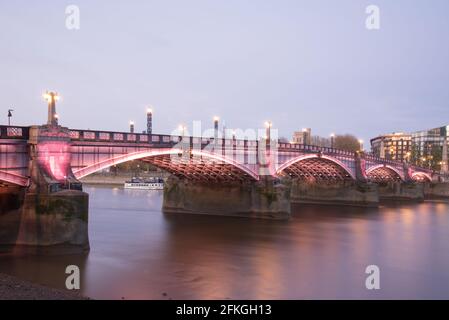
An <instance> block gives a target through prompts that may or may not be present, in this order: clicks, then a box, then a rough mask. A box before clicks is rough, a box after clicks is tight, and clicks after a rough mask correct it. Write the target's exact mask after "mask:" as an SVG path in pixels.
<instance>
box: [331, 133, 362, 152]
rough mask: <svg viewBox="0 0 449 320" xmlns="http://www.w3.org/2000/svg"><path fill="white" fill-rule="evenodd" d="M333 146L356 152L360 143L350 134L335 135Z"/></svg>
mask: <svg viewBox="0 0 449 320" xmlns="http://www.w3.org/2000/svg"><path fill="white" fill-rule="evenodd" d="M334 147H335V148H336V149H341V150H347V151H353V152H356V151H358V150H360V143H359V140H358V139H357V138H356V137H355V136H353V135H352V134H344V135H337V136H336V137H335V142H334Z"/></svg>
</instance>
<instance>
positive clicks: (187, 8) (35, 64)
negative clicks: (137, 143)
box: [0, 0, 449, 140]
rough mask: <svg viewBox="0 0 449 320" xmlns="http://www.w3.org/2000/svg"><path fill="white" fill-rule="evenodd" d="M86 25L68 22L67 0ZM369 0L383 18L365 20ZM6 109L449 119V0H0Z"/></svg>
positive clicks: (351, 127) (286, 128) (23, 112)
mask: <svg viewBox="0 0 449 320" xmlns="http://www.w3.org/2000/svg"><path fill="white" fill-rule="evenodd" d="M71 4H74V5H77V6H79V8H80V27H81V28H80V30H71V31H70V30H68V29H67V28H66V14H65V9H66V6H67V5H71ZM369 4H376V5H378V6H379V8H380V10H381V12H380V14H381V15H380V17H381V29H380V30H375V31H369V30H367V29H366V28H365V20H366V17H367V14H366V13H365V9H366V7H367V6H368V5H369ZM0 39H1V42H0V87H1V89H0V94H1V102H0V105H1V108H0V111H1V113H2V114H1V118H0V120H1V121H0V123H2V124H4V123H6V120H7V118H6V113H7V109H8V108H10V107H13V109H14V110H15V112H14V118H13V121H14V123H16V124H20V125H30V124H41V123H44V122H45V121H46V105H45V102H44V101H43V100H42V98H41V94H42V92H43V91H45V90H46V89H53V90H57V91H58V92H60V94H61V96H62V98H63V99H62V101H61V102H60V103H59V105H58V106H57V110H58V113H59V115H60V119H61V120H60V123H61V124H63V125H65V126H69V127H72V128H91V129H102V130H121V131H124V130H127V128H128V122H129V120H134V121H135V122H136V129H137V130H138V131H141V130H144V129H145V108H146V106H147V105H148V104H151V105H153V106H154V111H155V114H154V118H155V120H154V131H155V132H157V133H170V132H172V130H173V129H174V128H176V127H177V126H178V125H179V124H180V123H185V124H188V125H191V123H192V121H193V120H201V121H203V123H204V124H205V125H210V124H211V122H212V117H213V116H214V115H218V116H220V117H221V118H222V119H224V120H225V121H226V125H227V127H230V128H231V127H236V128H242V129H246V128H258V127H261V126H263V123H264V121H265V120H268V119H269V120H271V121H272V122H273V124H274V126H275V127H276V128H278V129H279V132H280V135H283V136H287V137H290V136H291V133H292V132H293V131H294V130H298V129H301V128H303V127H311V128H312V130H313V133H315V134H320V135H323V136H327V135H329V134H330V133H331V132H336V133H347V132H348V133H353V134H355V135H357V136H358V137H360V138H363V139H365V140H368V139H369V138H371V137H373V136H375V135H377V134H379V133H386V132H392V131H412V130H418V129H425V128H431V127H437V126H441V125H443V124H447V123H448V122H449V121H448V120H449V81H448V80H449V41H448V40H449V1H447V0H421V1H420V0H414V1H410V0H395V1H391V0H385V1H382V0H371V1H364V0H339V1H335V0H328V1H324V0H321V1H320V0H309V1H300V0H292V1H279V0H276V1H274V0H273V1H271V0H270V1H267V0H265V1H263V0H253V1H246V0H245V1H242V0H226V1H218V0H209V1H196V0H189V1H166V0H164V1H162V0H160V1H149V0H145V1H143V0H142V1H132V0H129V1H124V0H123V1H110V0H109V1H99V0H89V1H77V0H73V1H70V2H67V1H54V0H47V1H43V0H41V1H29V0H26V1H25V0H21V1H9V0H8V1H7V0H0Z"/></svg>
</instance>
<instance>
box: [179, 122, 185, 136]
mask: <svg viewBox="0 0 449 320" xmlns="http://www.w3.org/2000/svg"><path fill="white" fill-rule="evenodd" d="M185 130H186V126H185V125H183V124H180V125H179V131H180V132H181V136H183V137H184V136H185V133H186V132H185Z"/></svg>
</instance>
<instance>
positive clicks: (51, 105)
mask: <svg viewBox="0 0 449 320" xmlns="http://www.w3.org/2000/svg"><path fill="white" fill-rule="evenodd" d="M43 97H44V99H45V100H46V101H47V102H48V118H47V124H48V125H51V126H57V125H58V123H57V119H56V117H55V115H56V101H58V100H59V95H58V93H56V92H53V91H47V92H46V93H44V94H43Z"/></svg>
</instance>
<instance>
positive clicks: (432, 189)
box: [424, 182, 449, 199]
mask: <svg viewBox="0 0 449 320" xmlns="http://www.w3.org/2000/svg"><path fill="white" fill-rule="evenodd" d="M424 197H425V198H426V199H444V198H449V182H431V183H430V182H429V183H425V184H424Z"/></svg>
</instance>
